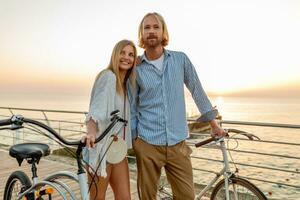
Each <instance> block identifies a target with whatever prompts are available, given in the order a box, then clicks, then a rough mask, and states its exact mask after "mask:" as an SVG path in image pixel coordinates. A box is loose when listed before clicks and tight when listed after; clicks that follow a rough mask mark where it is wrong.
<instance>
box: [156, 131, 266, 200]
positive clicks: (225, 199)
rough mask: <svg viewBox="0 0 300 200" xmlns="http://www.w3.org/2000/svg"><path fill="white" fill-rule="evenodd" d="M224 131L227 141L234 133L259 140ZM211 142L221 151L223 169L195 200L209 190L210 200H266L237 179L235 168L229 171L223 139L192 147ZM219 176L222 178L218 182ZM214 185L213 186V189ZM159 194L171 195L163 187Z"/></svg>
mask: <svg viewBox="0 0 300 200" xmlns="http://www.w3.org/2000/svg"><path fill="white" fill-rule="evenodd" d="M225 131H226V132H227V136H226V137H227V138H228V139H231V138H232V137H233V136H232V137H229V133H236V134H235V135H243V136H246V137H247V138H248V139H249V140H254V139H257V140H259V138H258V137H257V136H255V135H253V134H250V133H247V132H244V131H241V130H238V129H225ZM235 135H234V136H235ZM211 142H215V144H216V145H218V146H219V149H220V150H221V151H222V156H223V163H224V167H223V169H222V170H220V172H218V173H216V176H215V177H214V178H213V179H212V180H211V181H210V182H209V183H208V184H207V185H206V187H204V188H203V189H202V190H201V191H200V192H199V194H197V195H196V197H195V199H197V200H199V199H201V198H202V197H204V195H205V194H206V193H207V192H208V191H209V190H211V189H212V192H211V195H210V200H267V197H266V196H265V195H264V194H263V192H261V191H260V190H259V189H258V187H256V186H255V185H254V184H253V183H251V182H249V181H248V180H246V179H244V178H240V177H238V175H237V174H236V172H237V171H238V170H237V168H236V170H235V171H234V172H233V171H231V170H230V167H229V161H228V150H227V149H226V145H225V137H210V138H209V139H206V140H204V141H201V142H198V143H196V144H194V145H195V147H196V148H198V147H201V146H203V145H205V144H208V143H211ZM221 176H223V177H224V178H223V179H221V180H219V179H220V178H221ZM218 180H219V181H218ZM214 184H215V186H214V187H213V185H214ZM159 192H160V193H162V194H163V195H164V196H165V195H168V196H169V197H164V198H163V199H171V196H172V195H171V194H169V191H166V190H165V189H164V188H163V186H162V187H161V188H160V191H159Z"/></svg>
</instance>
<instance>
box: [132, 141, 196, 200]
mask: <svg viewBox="0 0 300 200" xmlns="http://www.w3.org/2000/svg"><path fill="white" fill-rule="evenodd" d="M133 147H134V150H135V153H136V159H137V168H138V190H139V193H140V198H141V199H142V200H153V199H156V194H157V189H158V184H159V178H160V175H161V168H162V167H164V168H165V172H166V175H167V179H168V181H169V183H170V185H171V188H172V193H173V199H175V200H176V199H179V200H193V199H194V198H195V195H194V183H193V171H192V164H191V158H190V154H191V153H192V150H191V148H190V147H189V146H188V145H187V144H186V142H185V141H182V142H180V143H178V144H176V145H174V146H156V145H151V144H148V143H147V142H145V141H143V140H142V139H140V138H137V139H136V140H135V141H134V144H133Z"/></svg>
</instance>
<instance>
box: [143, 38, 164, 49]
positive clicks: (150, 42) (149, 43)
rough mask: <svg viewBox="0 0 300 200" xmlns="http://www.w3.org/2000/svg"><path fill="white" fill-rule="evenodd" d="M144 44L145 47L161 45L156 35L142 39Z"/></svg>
mask: <svg viewBox="0 0 300 200" xmlns="http://www.w3.org/2000/svg"><path fill="white" fill-rule="evenodd" d="M144 44H145V46H146V47H152V48H154V47H157V46H159V45H161V40H160V39H158V38H157V37H155V38H152V39H149V38H147V39H146V40H144Z"/></svg>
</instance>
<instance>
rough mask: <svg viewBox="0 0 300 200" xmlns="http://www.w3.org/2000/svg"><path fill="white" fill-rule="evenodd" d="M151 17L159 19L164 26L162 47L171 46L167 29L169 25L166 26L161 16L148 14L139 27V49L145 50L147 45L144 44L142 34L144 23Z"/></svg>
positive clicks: (155, 13) (154, 13)
mask: <svg viewBox="0 0 300 200" xmlns="http://www.w3.org/2000/svg"><path fill="white" fill-rule="evenodd" d="M151 15H152V16H154V17H155V18H156V19H157V21H159V22H160V23H161V24H162V29H163V38H162V42H161V45H162V46H163V47H165V46H167V45H168V44H169V33H168V28H167V24H166V22H165V20H164V18H163V17H162V16H161V15H160V14H158V13H157V12H152V13H147V14H146V15H145V16H144V17H143V19H142V21H141V23H140V25H139V33H138V34H139V35H138V38H139V43H138V45H139V47H141V48H143V49H145V44H144V41H143V37H142V35H143V34H142V33H143V23H144V20H145V18H146V17H148V16H151Z"/></svg>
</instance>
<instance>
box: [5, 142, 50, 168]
mask: <svg viewBox="0 0 300 200" xmlns="http://www.w3.org/2000/svg"><path fill="white" fill-rule="evenodd" d="M49 154H50V147H49V146H48V145H47V144H43V143H22V144H16V145H13V146H12V147H10V149H9V155H10V156H11V157H13V158H16V159H17V161H18V163H19V166H21V164H22V162H23V160H24V159H31V160H30V162H37V164H38V163H39V161H40V159H41V157H42V156H48V155H49ZM30 162H29V163H30Z"/></svg>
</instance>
